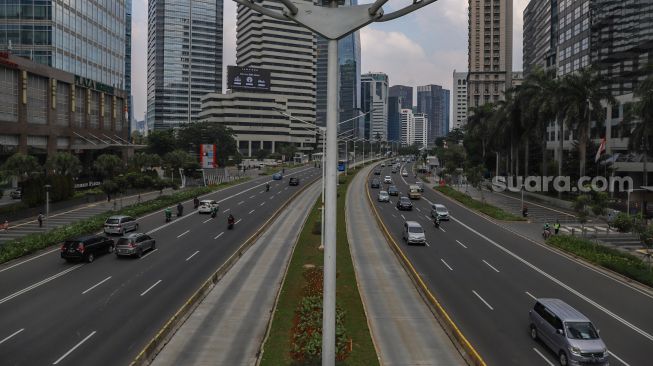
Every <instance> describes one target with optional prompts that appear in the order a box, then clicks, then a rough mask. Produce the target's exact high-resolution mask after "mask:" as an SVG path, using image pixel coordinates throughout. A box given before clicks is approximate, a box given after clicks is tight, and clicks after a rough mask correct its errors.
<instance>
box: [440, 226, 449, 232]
mask: <svg viewBox="0 0 653 366" xmlns="http://www.w3.org/2000/svg"><path fill="white" fill-rule="evenodd" d="M439 229H440V230H442V232H443V233H446V232H447V231H446V230H444V229H443V228H442V226H440V227H439Z"/></svg>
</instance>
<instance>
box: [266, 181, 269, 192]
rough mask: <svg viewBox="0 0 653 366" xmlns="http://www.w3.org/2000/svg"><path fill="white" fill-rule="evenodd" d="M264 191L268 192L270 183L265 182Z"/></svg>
mask: <svg viewBox="0 0 653 366" xmlns="http://www.w3.org/2000/svg"><path fill="white" fill-rule="evenodd" d="M265 191H266V192H269V191H270V184H269V183H266V184H265Z"/></svg>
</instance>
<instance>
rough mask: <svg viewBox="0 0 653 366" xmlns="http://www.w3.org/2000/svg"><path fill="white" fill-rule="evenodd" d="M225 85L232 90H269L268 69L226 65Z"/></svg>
mask: <svg viewBox="0 0 653 366" xmlns="http://www.w3.org/2000/svg"><path fill="white" fill-rule="evenodd" d="M227 87H228V88H229V89H233V90H261V91H268V90H270V70H264V69H257V68H255V67H239V66H227Z"/></svg>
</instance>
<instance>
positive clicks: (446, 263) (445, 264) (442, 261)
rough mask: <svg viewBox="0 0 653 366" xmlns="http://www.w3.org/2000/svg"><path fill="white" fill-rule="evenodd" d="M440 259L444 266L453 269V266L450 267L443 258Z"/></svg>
mask: <svg viewBox="0 0 653 366" xmlns="http://www.w3.org/2000/svg"><path fill="white" fill-rule="evenodd" d="M440 260H441V261H442V263H444V265H445V266H447V268H449V270H450V271H453V268H451V266H450V265H449V264H448V263H447V262H445V261H444V259H442V258H440Z"/></svg>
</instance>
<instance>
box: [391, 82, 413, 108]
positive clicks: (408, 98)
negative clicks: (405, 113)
mask: <svg viewBox="0 0 653 366" xmlns="http://www.w3.org/2000/svg"><path fill="white" fill-rule="evenodd" d="M388 95H389V96H391V97H399V103H401V109H411V108H413V87H412V86H405V85H393V86H391V87H390V91H389V92H388Z"/></svg>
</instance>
